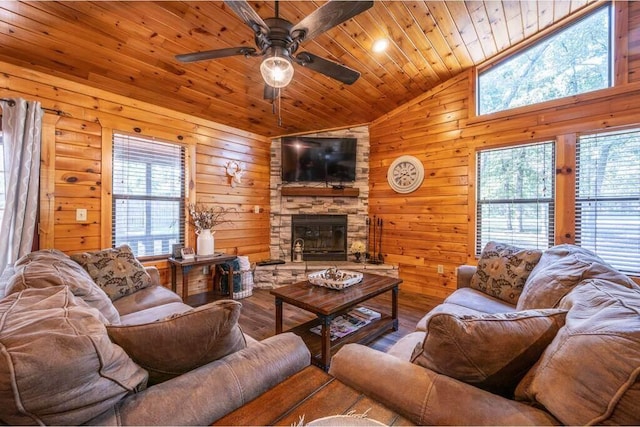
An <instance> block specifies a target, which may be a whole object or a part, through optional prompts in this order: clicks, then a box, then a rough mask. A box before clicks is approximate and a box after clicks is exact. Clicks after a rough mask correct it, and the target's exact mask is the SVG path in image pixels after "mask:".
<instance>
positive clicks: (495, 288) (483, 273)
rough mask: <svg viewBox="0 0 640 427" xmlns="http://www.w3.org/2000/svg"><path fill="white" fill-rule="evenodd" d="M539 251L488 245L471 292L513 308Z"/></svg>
mask: <svg viewBox="0 0 640 427" xmlns="http://www.w3.org/2000/svg"><path fill="white" fill-rule="evenodd" d="M541 256H542V251H539V250H537V249H521V248H517V247H515V246H511V245H507V244H505V243H498V242H489V243H487V245H486V246H485V247H484V249H483V250H482V254H481V255H480V259H479V260H478V269H477V270H476V272H475V274H474V275H473V277H471V284H470V286H471V288H473V289H477V290H479V291H481V292H484V293H485V294H487V295H491V296H492V297H495V298H498V299H501V300H503V301H506V302H508V303H510V304H513V305H516V303H517V302H518V298H519V297H520V294H521V293H522V288H524V284H525V282H526V281H527V278H528V277H529V274H531V271H532V270H533V268H534V267H535V266H536V264H537V263H538V261H540V257H541Z"/></svg>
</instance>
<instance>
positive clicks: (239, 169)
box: [226, 160, 245, 187]
mask: <svg viewBox="0 0 640 427" xmlns="http://www.w3.org/2000/svg"><path fill="white" fill-rule="evenodd" d="M226 169H227V176H228V177H229V183H230V184H231V187H235V186H236V185H237V184H242V175H244V169H245V165H244V163H240V162H237V161H236V160H230V161H228V162H227V165H226Z"/></svg>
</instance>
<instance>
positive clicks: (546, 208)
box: [476, 142, 555, 255]
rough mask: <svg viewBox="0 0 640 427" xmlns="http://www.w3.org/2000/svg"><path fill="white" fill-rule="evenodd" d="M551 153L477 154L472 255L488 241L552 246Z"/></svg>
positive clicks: (549, 148)
mask: <svg viewBox="0 0 640 427" xmlns="http://www.w3.org/2000/svg"><path fill="white" fill-rule="evenodd" d="M554 152H555V144H554V143H553V142H544V143H540V144H533V145H520V146H517V147H509V148H501V149H495V150H483V151H479V152H478V154H477V169H476V170H477V206H476V208H477V212H476V215H477V222H476V254H478V255H479V254H480V253H481V252H482V249H483V248H484V247H485V245H486V244H487V243H488V242H489V241H492V240H493V241H499V242H503V243H509V244H513V245H516V246H520V247H526V248H540V249H544V248H548V247H550V246H552V245H553V242H554V209H555V205H554V194H555V160H554V159H555V154H554Z"/></svg>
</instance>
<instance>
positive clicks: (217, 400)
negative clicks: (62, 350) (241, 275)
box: [87, 333, 311, 425]
mask: <svg viewBox="0 0 640 427" xmlns="http://www.w3.org/2000/svg"><path fill="white" fill-rule="evenodd" d="M310 361H311V355H310V353H309V350H308V349H307V347H306V346H305V344H304V342H303V341H302V339H301V338H300V337H298V336H297V335H294V334H293V333H284V334H280V335H275V336H273V337H270V338H267V339H265V340H263V341H260V342H259V343H257V344H253V345H251V346H249V347H246V348H244V349H243V350H240V351H238V352H235V353H233V354H230V355H228V356H226V357H225V358H223V359H219V360H216V361H214V362H211V363H208V364H207V365H204V366H201V367H200V368H197V369H194V370H193V371H189V372H187V373H185V374H182V375H180V376H178V377H176V378H173V379H171V380H168V381H165V382H163V383H160V384H157V385H154V386H152V387H149V388H147V389H146V390H144V391H142V392H140V393H136V394H132V395H129V396H127V397H126V398H124V399H123V400H121V401H120V402H119V403H118V404H117V405H116V406H115V407H114V408H112V409H110V410H109V411H107V412H104V413H103V414H101V415H99V416H98V417H96V418H94V419H92V420H90V421H89V422H88V423H87V424H90V425H209V424H211V423H213V422H214V421H216V420H217V419H219V418H221V417H223V416H224V415H226V414H228V413H229V412H231V411H233V410H235V409H237V408H239V407H240V406H242V405H244V404H245V403H247V402H249V401H250V400H252V399H255V398H256V397H258V396H259V395H261V394H262V393H264V392H265V391H267V390H268V389H270V388H272V387H274V386H275V385H277V384H279V383H280V382H282V381H284V380H285V379H286V378H288V377H290V376H291V375H293V374H295V373H296V372H298V371H300V370H302V369H303V368H305V367H307V366H308V365H309V363H310Z"/></svg>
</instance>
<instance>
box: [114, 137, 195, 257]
mask: <svg viewBox="0 0 640 427" xmlns="http://www.w3.org/2000/svg"><path fill="white" fill-rule="evenodd" d="M184 188H185V149H184V147H182V146H180V145H177V144H170V143H164V142H158V141H155V140H148V139H143V138H139V137H134V136H128V135H120V134H114V135H113V222H112V224H113V230H112V231H113V242H112V243H113V246H114V247H115V246H119V245H121V244H124V243H126V244H128V245H129V246H131V248H132V249H133V252H134V254H135V255H136V256H138V257H144V256H153V255H168V254H170V253H171V245H172V244H176V243H184V228H185V227H184V225H185V218H184V215H185V214H184V211H185V209H184V208H185V207H184V203H185V202H184V200H185V194H184Z"/></svg>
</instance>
